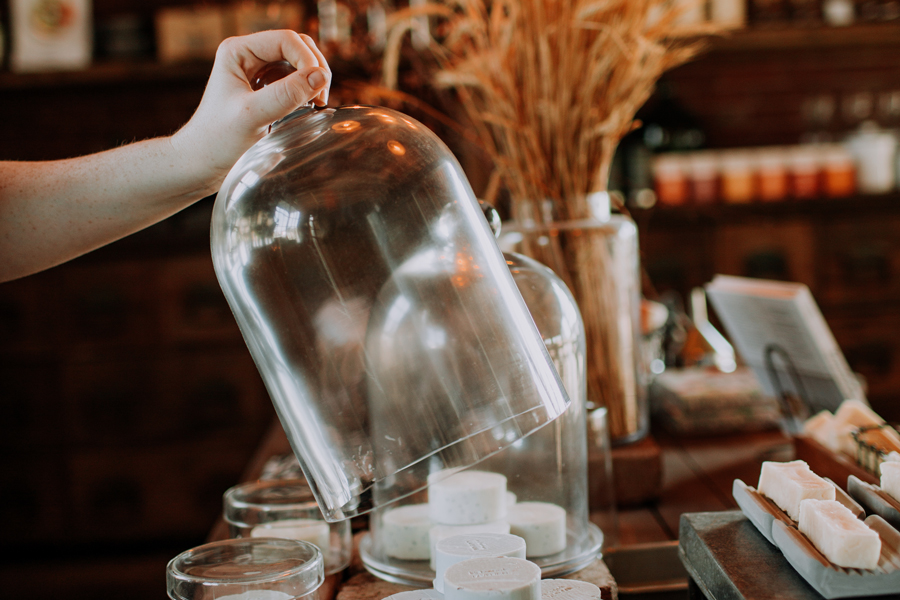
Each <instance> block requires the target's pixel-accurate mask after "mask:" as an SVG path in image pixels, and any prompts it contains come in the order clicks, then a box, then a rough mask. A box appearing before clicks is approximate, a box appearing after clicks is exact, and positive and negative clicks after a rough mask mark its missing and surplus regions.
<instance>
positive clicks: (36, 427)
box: [0, 359, 64, 454]
mask: <svg viewBox="0 0 900 600" xmlns="http://www.w3.org/2000/svg"><path fill="white" fill-rule="evenodd" d="M60 392H61V385H60V374H59V365H58V363H57V362H56V361H50V360H47V361H41V360H34V361H33V360H25V359H10V360H2V361H0V414H2V417H0V448H7V449H8V450H10V451H11V452H13V453H16V454H18V453H21V452H22V451H23V450H24V449H25V448H42V449H45V450H49V449H51V448H58V447H60V446H62V444H63V443H64V441H63V440H64V434H63V427H62V412H63V410H62V404H63V401H62V397H61V393H60Z"/></svg>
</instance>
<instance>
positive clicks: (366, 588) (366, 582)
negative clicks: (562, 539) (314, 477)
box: [337, 540, 618, 600]
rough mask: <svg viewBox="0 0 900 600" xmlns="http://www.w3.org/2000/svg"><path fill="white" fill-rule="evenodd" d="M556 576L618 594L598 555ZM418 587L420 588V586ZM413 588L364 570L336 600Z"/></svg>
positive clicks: (369, 598)
mask: <svg viewBox="0 0 900 600" xmlns="http://www.w3.org/2000/svg"><path fill="white" fill-rule="evenodd" d="M360 542H362V540H360ZM558 578H559V579H573V580H576V581H586V582H587V583H593V584H594V585H596V586H597V587H599V588H600V594H601V595H600V597H601V599H602V600H611V599H612V598H615V597H616V596H617V595H618V594H617V588H616V582H615V579H613V576H612V574H611V573H610V572H609V569H608V568H607V567H606V564H605V563H604V562H603V561H602V560H601V559H600V558H599V557H597V558H594V559H593V560H592V561H591V562H589V563H588V564H587V565H586V566H584V567H583V568H581V569H579V570H578V571H576V572H575V573H571V574H569V575H563V576H559V577H558ZM429 585H430V582H429ZM418 587H419V588H421V587H422V586H418ZM413 589H417V588H416V587H412V586H410V585H407V584H402V583H397V582H395V581H389V580H386V579H384V578H383V577H382V576H380V575H379V576H375V575H373V574H372V573H370V572H364V573H359V574H357V575H354V576H352V577H351V578H350V579H348V580H347V581H346V582H345V583H344V584H343V585H342V586H341V590H340V592H339V593H338V597H337V600H381V599H382V598H387V597H388V596H391V595H393V594H398V593H400V592H407V591H410V590H413Z"/></svg>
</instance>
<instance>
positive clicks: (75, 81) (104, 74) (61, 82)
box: [0, 61, 212, 90]
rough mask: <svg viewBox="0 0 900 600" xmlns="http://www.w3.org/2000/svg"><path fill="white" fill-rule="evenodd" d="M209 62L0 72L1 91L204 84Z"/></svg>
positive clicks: (110, 64) (112, 64) (129, 64)
mask: <svg viewBox="0 0 900 600" xmlns="http://www.w3.org/2000/svg"><path fill="white" fill-rule="evenodd" d="M211 69H212V62H206V61H199V62H189V63H179V64H162V63H158V62H156V61H141V62H105V63H97V64H94V65H91V66H90V67H89V68H87V69H82V70H78V71H48V72H42V73H10V72H0V90H27V89H40V88H62V87H77V86H96V85H130V84H134V83H146V82H161V83H171V82H177V81H206V79H207V78H208V77H209V73H210V70H211Z"/></svg>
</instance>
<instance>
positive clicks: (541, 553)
mask: <svg viewBox="0 0 900 600" xmlns="http://www.w3.org/2000/svg"><path fill="white" fill-rule="evenodd" d="M491 212H492V211H490V210H488V211H485V213H486V215H488V216H489V218H490V215H491ZM493 214H496V213H493ZM504 258H505V260H506V265H507V268H508V269H509V272H510V273H511V274H512V276H513V279H514V281H515V283H516V285H517V286H518V289H519V291H520V292H521V293H522V296H523V297H524V300H525V303H526V305H527V306H528V308H529V309H530V311H531V315H532V316H533V317H534V321H535V323H536V325H537V328H538V330H539V331H540V333H541V335H542V337H543V341H544V344H545V345H546V348H547V350H548V351H549V353H550V356H551V357H552V359H553V363H554V365H555V367H556V369H557V371H558V372H559V375H560V377H561V378H562V381H563V382H564V384H565V386H566V389H567V390H568V393H569V397H570V398H571V401H572V402H571V405H570V406H569V408H568V410H567V411H566V412H565V413H564V414H563V415H562V416H561V417H560V418H558V419H556V420H555V421H554V422H553V423H551V424H550V425H548V426H547V427H544V428H542V429H540V430H539V431H537V432H535V433H533V434H531V435H529V436H528V437H526V438H524V439H520V440H515V441H512V443H511V444H509V446H508V447H507V448H505V449H504V450H502V451H501V452H498V453H496V454H494V455H493V456H491V457H489V458H487V459H485V460H484V461H482V462H480V463H479V464H477V465H475V466H474V467H472V468H471V469H467V470H463V471H458V472H451V473H449V474H448V473H446V472H445V471H441V470H440V469H439V468H437V467H436V468H435V469H434V470H433V472H432V476H431V485H430V486H429V488H428V490H426V491H423V492H420V493H418V494H416V495H413V496H410V497H407V498H405V499H403V500H402V501H401V502H399V503H396V504H392V505H388V506H384V507H380V508H378V509H376V510H375V511H374V512H373V513H372V515H371V518H370V533H368V534H366V535H365V536H364V537H363V539H362V540H361V542H360V555H361V557H362V560H363V564H364V565H365V567H366V568H367V569H368V570H369V571H370V572H372V573H374V574H375V575H378V576H379V577H381V578H384V579H388V580H391V581H396V582H400V583H407V584H413V585H422V584H428V583H430V582H431V581H432V579H433V578H434V577H435V561H434V547H435V545H436V544H437V542H438V541H440V540H441V539H443V538H445V537H449V536H452V535H459V534H480V533H493V534H496V533H513V534H515V535H519V536H521V537H522V538H524V539H525V545H526V556H527V558H528V559H529V560H531V561H532V562H534V563H536V564H537V565H538V566H539V567H541V571H542V576H543V577H545V578H546V577H552V576H556V575H561V574H564V573H569V572H572V571H576V570H579V569H581V568H583V567H585V566H587V565H588V564H590V563H591V562H593V561H594V560H595V559H596V558H597V556H598V555H599V552H600V550H601V549H602V543H603V534H602V532H601V531H600V529H599V528H598V527H597V526H596V525H594V524H592V523H591V522H590V521H589V518H588V504H589V498H588V463H587V461H588V449H587V414H586V397H587V392H586V371H585V369H586V363H585V333H584V325H583V323H582V319H581V313H580V312H579V309H578V306H577V304H576V303H575V299H574V298H573V296H572V294H571V292H570V291H569V289H568V288H567V287H566V285H565V283H563V281H562V280H561V279H560V278H559V277H558V276H557V275H556V274H555V273H553V271H552V270H550V269H549V268H547V267H545V266H544V265H542V264H540V263H538V262H537V261H535V260H533V259H531V258H528V257H526V256H523V255H520V254H515V253H506V254H504ZM405 317H406V319H407V320H414V319H415V316H414V315H412V314H409V315H406V316H405ZM396 328H397V329H399V330H402V329H403V328H404V326H403V325H400V324H398V326H397V327H396ZM377 492H378V490H377V489H376V493H377Z"/></svg>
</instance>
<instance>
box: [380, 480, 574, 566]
mask: <svg viewBox="0 0 900 600" xmlns="http://www.w3.org/2000/svg"><path fill="white" fill-rule="evenodd" d="M428 483H429V489H428V503H427V504H414V505H407V506H401V507H399V508H394V509H390V510H387V511H385V513H384V515H383V517H382V519H381V528H382V530H381V534H380V537H381V540H382V543H383V545H384V551H385V554H387V555H388V556H390V557H391V558H395V559H400V560H430V561H431V562H430V566H431V568H432V569H434V570H437V564H436V562H435V558H436V551H435V547H436V545H437V543H438V542H439V541H441V540H443V539H445V538H448V537H451V536H457V535H469V536H471V535H476V534H508V533H512V534H514V535H517V536H519V537H521V538H523V539H524V540H525V544H526V547H527V549H528V556H527V557H528V558H538V557H544V556H550V555H553V554H557V553H559V552H562V551H563V550H565V549H566V542H567V539H566V510H565V509H564V508H562V507H561V506H557V505H556V504H550V503H547V502H517V501H516V495H515V494H514V493H512V492H509V491H508V490H507V489H506V477H505V476H503V475H501V474H499V473H491V472H488V471H459V470H455V469H453V470H445V471H439V472H437V473H433V474H432V475H430V476H429V477H428ZM522 558H525V556H523V557H522Z"/></svg>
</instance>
